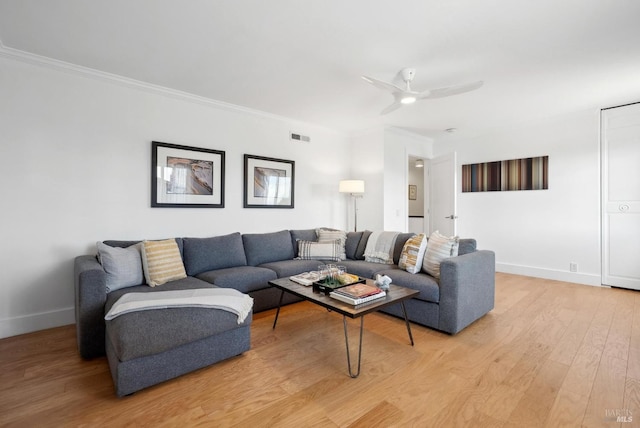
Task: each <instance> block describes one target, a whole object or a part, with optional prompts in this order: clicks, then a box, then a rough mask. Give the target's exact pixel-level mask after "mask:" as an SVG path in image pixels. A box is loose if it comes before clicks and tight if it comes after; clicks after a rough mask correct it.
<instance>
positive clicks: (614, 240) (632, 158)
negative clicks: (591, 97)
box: [601, 103, 640, 290]
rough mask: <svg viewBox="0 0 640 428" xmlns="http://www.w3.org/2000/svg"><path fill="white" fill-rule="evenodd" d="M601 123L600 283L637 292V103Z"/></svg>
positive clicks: (639, 268) (618, 109) (608, 112)
mask: <svg viewBox="0 0 640 428" xmlns="http://www.w3.org/2000/svg"><path fill="white" fill-rule="evenodd" d="M601 121H602V123H601V125H602V126H601V132H602V135H601V145H602V283H603V284H604V285H611V286H615V287H624V288H631V289H635V290H640V103H638V104H631V105H627V106H621V107H615V108H610V109H606V110H602V115H601Z"/></svg>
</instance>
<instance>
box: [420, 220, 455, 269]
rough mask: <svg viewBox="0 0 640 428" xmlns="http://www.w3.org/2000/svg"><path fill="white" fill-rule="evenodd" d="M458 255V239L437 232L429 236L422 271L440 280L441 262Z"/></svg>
mask: <svg viewBox="0 0 640 428" xmlns="http://www.w3.org/2000/svg"><path fill="white" fill-rule="evenodd" d="M457 255H458V237H457V236H451V237H447V236H444V235H442V234H440V232H438V231H437V230H436V231H435V232H433V233H432V234H431V235H430V236H429V241H428V242H427V251H425V253H424V261H423V262H422V270H423V271H425V272H426V273H428V274H429V275H431V276H433V277H435V278H440V262H442V261H443V260H444V259H448V258H449V257H455V256H457Z"/></svg>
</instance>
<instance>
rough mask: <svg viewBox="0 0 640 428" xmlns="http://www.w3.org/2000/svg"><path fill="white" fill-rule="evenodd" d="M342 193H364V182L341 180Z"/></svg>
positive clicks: (340, 188) (340, 189)
mask: <svg viewBox="0 0 640 428" xmlns="http://www.w3.org/2000/svg"><path fill="white" fill-rule="evenodd" d="M339 192H340V193H364V181H363V180H340V186H339Z"/></svg>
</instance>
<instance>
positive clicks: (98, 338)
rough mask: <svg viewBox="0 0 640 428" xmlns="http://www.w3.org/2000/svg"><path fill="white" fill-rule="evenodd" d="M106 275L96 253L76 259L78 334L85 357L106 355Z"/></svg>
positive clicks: (81, 352) (79, 347)
mask: <svg viewBox="0 0 640 428" xmlns="http://www.w3.org/2000/svg"><path fill="white" fill-rule="evenodd" d="M106 278H107V274H106V272H105V271H104V269H103V268H102V265H100V263H99V262H98V260H97V259H96V256H88V255H87V256H79V257H76V258H75V260H74V283H75V295H76V296H75V297H76V299H75V300H76V308H75V313H76V335H77V341H78V350H79V351H80V356H82V358H95V357H100V356H102V355H105V347H104V346H105V342H104V340H105V323H104V305H105V303H106V301H107V284H106Z"/></svg>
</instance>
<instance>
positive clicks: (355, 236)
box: [344, 232, 363, 260]
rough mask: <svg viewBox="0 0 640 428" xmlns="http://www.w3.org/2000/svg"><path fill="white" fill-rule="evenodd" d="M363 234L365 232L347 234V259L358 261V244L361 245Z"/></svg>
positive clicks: (345, 246) (345, 247) (345, 248)
mask: <svg viewBox="0 0 640 428" xmlns="http://www.w3.org/2000/svg"><path fill="white" fill-rule="evenodd" d="M362 233H363V232H348V233H347V241H346V242H345V244H344V252H345V254H346V256H347V259H351V260H355V259H356V251H358V244H359V243H360V239H362Z"/></svg>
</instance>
